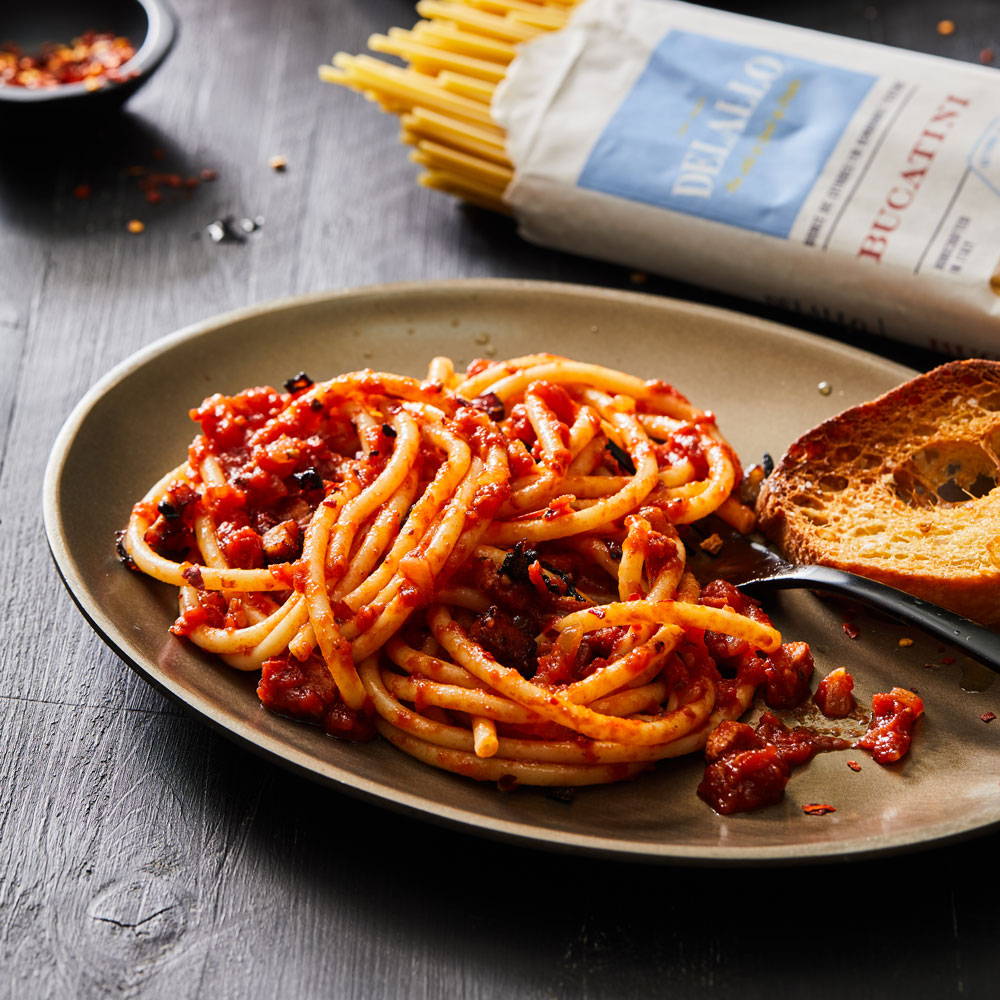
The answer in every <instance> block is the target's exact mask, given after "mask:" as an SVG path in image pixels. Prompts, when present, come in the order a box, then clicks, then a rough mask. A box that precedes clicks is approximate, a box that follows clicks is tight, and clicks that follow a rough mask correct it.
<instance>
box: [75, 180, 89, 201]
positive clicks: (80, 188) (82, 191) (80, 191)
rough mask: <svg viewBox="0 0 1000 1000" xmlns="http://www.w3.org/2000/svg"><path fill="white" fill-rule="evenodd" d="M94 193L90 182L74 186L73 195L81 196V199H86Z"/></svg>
mask: <svg viewBox="0 0 1000 1000" xmlns="http://www.w3.org/2000/svg"><path fill="white" fill-rule="evenodd" d="M93 193H94V189H93V188H92V187H91V186H90V185H89V184H77V186H76V187H75V188H73V197H74V198H79V199H80V201H85V200H86V199H87V198H89V197H90V196H91V195H92V194H93Z"/></svg>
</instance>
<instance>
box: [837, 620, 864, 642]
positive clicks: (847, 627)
mask: <svg viewBox="0 0 1000 1000" xmlns="http://www.w3.org/2000/svg"><path fill="white" fill-rule="evenodd" d="M840 627H841V628H842V629H843V630H844V635H846V636H847V638H848V639H857V637H858V636H859V635H861V631H860V629H859V628H858V627H857V625H855V624H854V623H853V622H844V623H843V624H842V625H841V626H840Z"/></svg>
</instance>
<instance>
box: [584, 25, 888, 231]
mask: <svg viewBox="0 0 1000 1000" xmlns="http://www.w3.org/2000/svg"><path fill="white" fill-rule="evenodd" d="M875 80H876V77H875V76H872V75H870V74H868V73H857V72H854V71H853V70H845V69H838V68H836V67H834V66H827V65H825V64H823V63H818V62H812V61H811V60H809V59H800V58H798V57H797V56H790V55H787V54H785V53H783V52H772V51H769V50H766V49H758V48H753V47H751V46H746V45H738V44H735V43H733V42H725V41H722V40H720V39H718V38H710V37H707V36H705V35H697V34H693V33H691V32H687V31H670V32H668V33H667V35H666V36H664V38H663V40H662V41H661V42H660V44H659V45H658V46H657V47H656V49H655V50H654V52H653V54H652V55H651V56H650V59H649V63H648V64H647V66H646V68H645V70H644V71H643V73H642V76H640V77H639V79H638V81H637V82H636V84H635V86H634V87H633V88H632V90H631V92H630V93H629V95H628V96H627V97H626V98H625V100H624V101H623V102H622V104H621V106H620V107H619V108H618V110H617V111H616V112H615V114H614V116H613V117H612V119H611V121H610V122H609V123H608V126H607V128H605V130H604V132H603V133H602V134H601V137H600V138H599V139H598V140H597V143H596V145H595V146H594V149H593V151H592V152H591V154H590V157H589V158H588V160H587V163H586V165H585V166H584V168H583V171H582V173H581V174H580V178H579V181H578V182H577V183H578V184H579V186H580V187H585V188H589V189H591V190H593V191H603V192H604V193H605V194H611V195H617V196H619V197H621V198H628V199H629V200H630V201H641V202H645V203H647V204H650V205H659V206H660V207H662V208H669V209H672V210H673V211H675V212H685V213H687V214H689V215H697V216H701V217H702V218H704V219H713V220H715V221H716V222H725V223H728V224H729V225H732V226H740V227H741V228H743V229H752V230H754V231H755V232H759V233H767V234H769V235H771V236H780V237H787V236H788V233H789V231H790V230H791V228H792V224H793V223H794V221H795V217H796V216H797V215H798V213H799V209H800V208H801V207H802V202H803V201H804V200H805V198H806V195H807V194H808V193H809V191H810V189H811V188H812V186H813V184H814V183H815V182H816V178H817V177H818V176H819V173H820V171H821V170H822V169H823V166H824V164H825V163H826V161H827V159H828V158H829V156H830V154H831V152H832V151H833V148H834V146H835V145H836V144H837V141H838V140H839V139H840V137H841V135H842V134H843V132H844V129H845V128H846V127H847V123H848V122H849V121H850V119H851V117H852V116H853V115H854V113H855V111H856V110H857V108H858V105H859V104H860V103H861V101H862V100H863V99H864V97H865V95H866V94H867V93H868V91H869V90H870V89H871V87H872V84H873V83H874V82H875Z"/></svg>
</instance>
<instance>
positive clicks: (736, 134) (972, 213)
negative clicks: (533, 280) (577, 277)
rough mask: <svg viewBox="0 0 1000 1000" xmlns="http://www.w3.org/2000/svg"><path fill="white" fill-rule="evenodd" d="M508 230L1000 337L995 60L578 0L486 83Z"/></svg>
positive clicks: (801, 307)
mask: <svg viewBox="0 0 1000 1000" xmlns="http://www.w3.org/2000/svg"><path fill="white" fill-rule="evenodd" d="M493 114H494V117H495V118H496V120H497V121H498V122H499V123H500V124H501V125H503V126H504V127H505V128H506V129H507V133H508V151H509V154H510V156H511V159H512V160H513V162H514V164H515V177H514V180H513V182H512V184H511V185H510V187H509V188H508V189H507V192H506V195H505V198H506V200H507V201H508V203H509V204H510V206H511V207H512V209H513V210H514V212H515V214H516V216H517V218H518V220H519V223H520V227H521V232H522V234H523V235H524V236H525V238H527V239H529V240H531V241H533V242H536V243H541V244H543V245H545V246H550V247H556V248H559V249H563V250H568V251H571V252H573V253H579V254H586V255H588V256H593V257H599V258H602V259H605V260H609V261H614V262H617V263H620V264H626V265H628V266H631V267H635V268H641V269H644V270H649V271H654V272H658V273H661V274H665V275H669V276H671V277H674V278H679V279H682V280H685V281H690V282H693V283H695V284H700V285H704V286H708V287H711V288H716V289H719V290H722V291H726V292H732V293H735V294H738V295H743V296H745V297H748V298H752V299H758V300H763V301H765V302H768V303H771V304H774V305H779V306H782V307H785V308H789V309H792V310H795V311H797V312H800V313H806V314H810V315H816V316H820V317H826V318H829V319H832V320H835V321H838V322H840V323H842V324H844V325H846V326H848V327H852V328H854V329H857V330H861V331H870V332H876V333H880V334H884V335H887V336H892V337H897V338H900V339H904V340H909V341H913V342H915V343H919V344H923V345H925V346H929V347H932V348H934V349H936V350H939V351H944V352H945V353H949V354H954V355H970V354H978V355H981V356H990V357H1000V72H998V71H997V70H995V69H989V68H986V67H980V66H972V65H968V64H965V63H959V62H955V61H953V60H948V59H941V58H938V57H935V56H928V55H921V54H918V53H912V52H905V51H902V50H899V49H892V48H888V47H886V46H882V45H875V44H872V43H868V42H859V41H854V40H851V39H845V38H838V37H834V36H831V35H824V34H821V33H818V32H814V31H808V30H805V29H800V28H792V27H788V26H785V25H779V24H773V23H770V22H767V21H761V20H757V19H755V18H749V17H743V16H740V15H734V14H729V13H723V12H719V11H714V10H709V9H705V8H700V7H696V6H692V5H690V4H686V3H678V2H672V0H587V2H586V3H584V4H583V5H582V6H581V7H580V8H579V9H578V10H577V12H576V13H575V14H574V16H573V18H572V20H571V22H570V24H569V26H568V27H567V28H565V29H563V30H561V31H558V32H554V33H552V34H547V35H542V36H540V37H539V38H537V39H535V40H533V41H531V42H529V43H527V44H526V45H524V46H523V47H522V49H521V50H520V52H519V54H518V56H517V58H516V59H515V60H514V62H513V63H512V64H511V67H510V69H509V72H508V76H507V79H506V81H505V82H504V83H503V84H502V85H501V87H500V88H499V90H498V93H497V95H496V97H495V99H494V103H493Z"/></svg>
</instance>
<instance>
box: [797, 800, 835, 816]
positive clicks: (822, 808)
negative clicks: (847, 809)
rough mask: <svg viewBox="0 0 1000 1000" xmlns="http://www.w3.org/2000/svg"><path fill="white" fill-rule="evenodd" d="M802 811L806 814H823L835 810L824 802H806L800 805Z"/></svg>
mask: <svg viewBox="0 0 1000 1000" xmlns="http://www.w3.org/2000/svg"><path fill="white" fill-rule="evenodd" d="M802 811H803V812H804V813H805V814H806V815H807V816H825V815H826V814H827V813H835V812H836V811H837V810H836V808H835V807H834V806H830V805H827V804H826V803H825V802H807V803H806V804H805V805H804V806H803V807H802Z"/></svg>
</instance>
